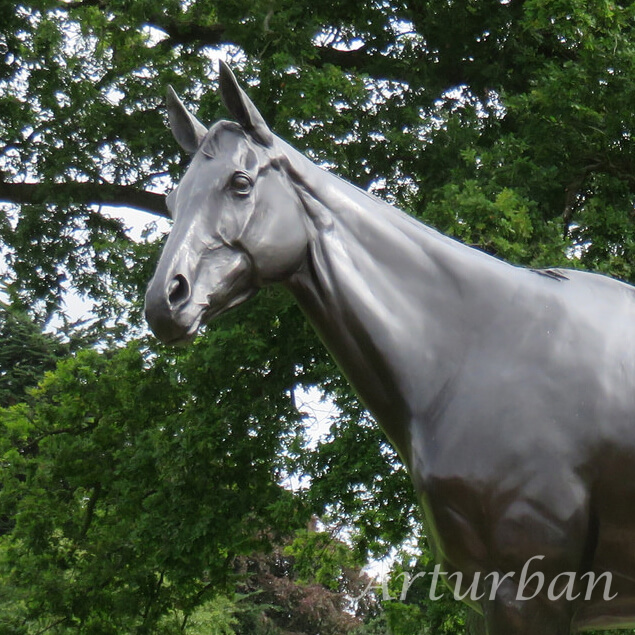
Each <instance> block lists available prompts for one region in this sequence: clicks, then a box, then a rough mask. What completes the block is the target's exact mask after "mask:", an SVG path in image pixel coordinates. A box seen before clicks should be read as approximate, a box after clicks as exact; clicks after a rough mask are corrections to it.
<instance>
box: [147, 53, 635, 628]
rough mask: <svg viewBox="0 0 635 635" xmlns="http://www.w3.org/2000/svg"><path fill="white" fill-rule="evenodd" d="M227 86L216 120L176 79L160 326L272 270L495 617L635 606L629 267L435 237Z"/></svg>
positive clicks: (443, 557)
mask: <svg viewBox="0 0 635 635" xmlns="http://www.w3.org/2000/svg"><path fill="white" fill-rule="evenodd" d="M220 91H221V95H222V98H223V101H224V103H225V105H226V106H227V109H228V110H229V112H230V113H231V115H232V117H233V118H235V120H236V122H237V123H235V122H229V121H220V122H217V123H216V124H214V125H213V126H212V127H211V128H210V129H209V130H208V128H207V127H206V126H204V125H203V124H201V123H200V122H199V121H198V120H197V119H196V118H195V117H194V116H193V115H192V114H190V113H189V112H188V110H187V109H186V108H185V106H184V105H183V103H182V102H181V101H180V100H179V98H178V97H177V96H176V94H175V93H174V91H173V90H172V89H171V88H170V89H169V94H168V113H169V120H170V127H171V128H172V132H173V133H174V136H175V138H176V140H177V141H178V143H179V144H180V145H181V146H182V147H183V148H184V149H185V150H186V151H187V152H188V153H189V154H191V155H192V157H193V158H192V161H191V164H190V166H189V168H188V170H187V172H186V173H185V175H184V176H183V178H182V179H181V181H180V183H179V184H178V186H177V187H176V188H175V189H174V190H173V191H172V192H171V193H170V194H169V196H168V197H167V206H168V209H169V211H170V213H171V216H172V218H173V219H174V224H173V227H172V230H171V233H170V236H169V238H168V240H167V242H166V244H165V247H164V249H163V253H162V255H161V258H160V261H159V263H158V266H157V268H156V272H155V274H154V277H153V278H152V280H151V282H150V284H149V287H148V290H147V295H146V309H145V310H146V316H147V320H148V322H149V324H150V326H151V328H152V330H153V331H154V333H155V334H156V336H157V337H158V338H159V339H160V340H162V341H163V342H165V343H167V344H173V343H184V342H187V341H189V340H191V339H192V338H193V337H194V336H195V334H196V332H197V329H198V328H199V325H200V324H201V323H205V322H207V321H209V320H211V319H212V318H214V317H215V316H217V315H219V314H221V313H223V312H224V311H227V310H228V309H230V308H232V307H235V306H236V305H238V304H240V303H241V302H244V301H245V300H247V299H248V298H250V297H251V296H253V295H254V294H255V293H256V292H257V291H258V289H260V288H261V287H263V286H264V285H267V284H270V283H274V282H279V283H282V284H283V285H285V286H286V287H287V288H288V289H289V290H290V292H291V293H292V294H293V295H294V296H295V298H296V300H297V302H298V303H299V305H300V307H301V308H302V309H303V311H304V313H305V314H306V316H307V317H308V319H309V320H310V322H311V323H312V324H313V326H314V327H315V329H316V331H317V333H318V334H319V336H320V337H321V339H322V340H323V342H324V344H325V345H326V347H327V348H328V350H329V351H330V353H331V354H332V355H333V357H334V358H335V360H336V361H337V363H338V365H339V367H340V368H341V370H342V371H343V373H344V374H345V376H346V377H347V378H348V380H349V381H350V382H351V384H352V385H353V387H354V388H355V390H356V391H357V393H358V395H359V396H360V398H361V399H362V401H363V403H364V404H365V406H366V407H367V408H368V409H369V410H370V412H371V413H372V414H373V415H374V417H375V419H376V420H377V421H378V422H379V424H380V425H381V426H382V428H383V429H384V431H385V433H386V434H387V436H388V437H389V439H390V441H391V442H392V444H393V445H394V447H395V448H396V450H397V451H398V452H399V455H400V457H401V459H402V460H403V462H404V464H405V465H406V467H407V469H408V470H409V473H410V475H411V477H412V480H413V483H414V486H415V489H416V492H417V495H418V497H419V499H420V502H421V505H422V508H423V511H424V515H425V518H426V521H427V528H428V531H429V536H430V539H431V542H432V544H433V547H434V552H435V556H436V558H437V561H438V563H439V565H440V567H441V569H442V571H441V572H440V573H441V575H442V576H444V578H445V580H446V582H447V584H448V585H449V586H450V588H453V587H454V588H455V589H456V583H457V580H461V579H463V580H471V582H472V587H471V591H472V593H470V594H469V597H465V601H466V602H467V603H468V604H470V605H472V606H473V607H474V608H476V609H477V610H478V611H479V612H481V613H482V614H483V615H484V618H485V622H486V625H487V632H488V633H489V635H529V634H531V635H567V634H568V633H572V632H578V631H583V630H589V629H594V628H618V627H621V628H626V627H635V287H632V286H629V285H628V284H625V283H622V282H618V281H617V280H613V279H610V278H608V277H605V276H602V275H597V274H591V273H585V272H580V271H569V270H532V269H526V268H520V267H516V266H512V265H510V264H507V263H505V262H503V261H501V260H499V259H497V258H494V257H492V256H489V255H487V254H484V253H482V252H481V251H478V250H476V249H473V248H470V247H468V246H465V245H463V244H461V243H459V242H458V241H456V240H453V239H451V238H448V237H445V236H443V235H442V234H440V233H438V232H436V231H435V230H433V229H431V228H429V227H426V226H425V225H423V224H421V223H419V222H418V221H416V220H415V219H413V218H411V217H410V216H408V215H406V214H405V213H403V212H401V211H400V210H398V209H396V208H394V207H392V206H390V205H388V204H387V203H385V202H383V201H381V200H379V199H378V198H375V197H374V196H372V195H371V194H369V193H367V192H365V191H363V190H361V189H359V188H357V187H355V186H353V185H351V184H349V183H347V182H345V181H343V180H341V179H340V178H338V177H337V176H335V175H333V174H331V173H328V172H325V171H323V170H322V169H321V168H319V167H318V166H316V165H315V164H313V163H312V162H311V161H310V160H309V159H307V158H306V157H305V156H303V155H302V154H301V153H299V152H298V151H296V150H294V149H293V148H292V147H291V146H290V145H288V144H287V143H286V142H284V141H282V140H281V139H280V138H279V137H277V136H276V135H274V134H273V133H272V132H271V130H270V129H269V128H268V126H267V124H266V123H265V121H264V119H263V117H262V116H261V115H260V113H259V112H258V110H257V109H256V107H255V106H254V104H253V103H252V102H251V101H250V99H249V98H248V97H247V95H246V93H245V92H244V91H243V90H242V89H241V88H240V87H239V85H238V83H237V82H236V79H235V78H234V76H233V74H232V72H231V71H230V69H229V68H228V67H227V66H226V65H225V64H223V63H221V70H220ZM458 574H460V575H458ZM609 583H610V588H609Z"/></svg>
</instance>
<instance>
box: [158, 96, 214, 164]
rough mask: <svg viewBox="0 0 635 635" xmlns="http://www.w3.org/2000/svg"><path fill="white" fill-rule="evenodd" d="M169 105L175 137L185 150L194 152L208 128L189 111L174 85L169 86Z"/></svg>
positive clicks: (171, 126) (169, 115) (190, 152)
mask: <svg viewBox="0 0 635 635" xmlns="http://www.w3.org/2000/svg"><path fill="white" fill-rule="evenodd" d="M167 106H168V118H169V120H170V129H171V130H172V134H173V135H174V138H175V139H176V140H177V142H178V144H179V145H180V146H181V147H182V148H183V150H185V151H186V152H187V153H188V154H194V153H195V152H196V151H197V150H198V147H199V145H201V142H202V141H203V137H204V136H205V135H206V134H207V128H206V127H205V126H204V125H203V124H202V123H201V122H200V121H199V120H198V119H197V118H196V117H195V116H194V115H192V114H191V113H190V112H189V111H188V109H187V108H186V107H185V106H184V105H183V102H182V101H181V100H180V99H179V97H178V95H177V94H176V93H175V92H174V88H172V86H168V96H167Z"/></svg>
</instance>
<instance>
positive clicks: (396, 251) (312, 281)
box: [287, 151, 506, 464]
mask: <svg viewBox="0 0 635 635" xmlns="http://www.w3.org/2000/svg"><path fill="white" fill-rule="evenodd" d="M293 152H294V154H293V156H292V157H288V158H289V159H290V162H289V170H290V171H291V172H292V174H291V177H292V178H293V180H294V181H295V183H296V188H297V191H298V193H299V195H300V198H301V199H302V201H303V204H304V206H305V209H306V210H307V214H308V216H309V217H310V218H311V231H310V234H311V239H310V248H309V254H308V257H307V262H306V263H305V267H303V269H302V270H301V271H299V272H298V273H297V274H295V275H294V276H293V277H292V278H291V279H290V280H289V282H288V286H289V288H290V290H291V291H292V293H293V294H294V295H295V296H296V299H297V300H298V302H299V304H300V306H301V307H302V309H303V310H304V312H305V313H306V314H307V316H308V318H309V320H310V321H311V322H312V323H313V325H314V327H315V328H316V330H317V332H318V334H319V335H320V337H321V338H322V340H323V341H324V343H325V344H326V346H327V348H328V349H329V351H330V352H331V354H332V355H333V357H334V358H335V360H336V361H337V363H338V365H339V366H340V368H341V369H342V371H343V372H344V374H345V375H346V376H347V378H348V380H349V381H350V382H351V384H352V385H353V387H354V388H355V390H356V391H357V393H358V394H359V396H360V397H361V399H362V401H363V402H364V404H365V405H366V407H367V408H368V409H369V410H370V411H371V412H372V413H373V415H374V416H375V418H376V419H377V420H378V422H379V423H380V425H381V426H382V427H383V428H384V430H385V432H386V433H387V435H388V436H389V437H390V439H391V441H392V442H393V444H394V445H395V447H396V448H397V450H398V451H399V453H400V454H401V457H402V459H403V460H404V461H405V462H406V464H409V462H410V460H409V459H410V457H409V451H410V448H411V444H412V434H413V430H412V425H413V423H414V422H415V421H417V422H418V425H421V420H422V419H425V413H426V412H427V411H429V410H430V409H432V408H434V403H435V401H436V400H437V399H438V397H439V395H440V394H441V393H442V392H443V391H444V390H446V388H447V386H448V382H451V381H452V378H453V377H454V376H455V375H456V374H457V373H458V369H459V368H460V364H461V359H462V356H463V355H464V354H465V351H466V350H467V347H468V345H469V342H468V341H467V340H468V339H469V337H470V332H471V327H472V325H470V324H468V323H467V322H468V319H469V311H470V308H469V305H470V303H478V304H479V309H480V314H481V315H482V314H483V311H482V306H483V304H484V298H483V297H482V295H481V291H482V288H483V285H480V287H479V285H478V284H473V282H474V281H476V280H480V279H482V278H483V276H485V277H487V278H488V283H490V282H491V281H492V280H491V277H492V276H491V272H490V271H489V270H492V269H493V270H494V271H495V270H496V268H497V267H505V266H506V265H504V264H503V263H500V262H499V261H497V260H496V259H494V258H491V257H489V256H486V255H484V254H481V253H480V252H477V251H475V250H472V249H469V248H467V247H465V246H464V245H462V244H460V243H458V242H456V241H454V240H452V239H450V238H447V237H445V236H443V235H441V234H439V233H438V232H436V231H434V230H432V229H430V228H428V227H426V226H425V225H422V224H421V223H418V222H417V221H415V220H414V219H412V218H411V217H409V216H407V215H406V214H404V213H403V212H401V211H400V210H398V209H396V208H393V207H391V206H389V205H388V204H386V203H384V202H383V201H380V200H379V199H377V198H375V197H373V196H371V195H369V194H367V193H366V192H364V191H362V190H360V189H358V188H356V187H354V186H352V185H350V184H348V183H346V182H344V181H342V180H340V179H339V178H338V177H336V176H334V175H331V174H329V173H325V172H324V171H322V170H321V169H320V168H318V167H317V166H315V165H314V164H312V163H311V162H310V161H308V160H307V159H306V158H304V157H303V156H302V155H300V154H299V153H297V152H296V151H293ZM289 153H290V152H288V153H287V156H288V155H289ZM291 166H292V167H291ZM495 277H496V276H494V278H495ZM424 423H425V422H424Z"/></svg>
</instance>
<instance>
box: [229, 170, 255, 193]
mask: <svg viewBox="0 0 635 635" xmlns="http://www.w3.org/2000/svg"><path fill="white" fill-rule="evenodd" d="M231 186H232V190H234V192H236V193H237V194H249V192H250V191H251V186H252V183H251V179H250V178H249V177H248V176H247V175H246V174H243V173H242V172H237V173H236V174H234V176H233V177H232V183H231Z"/></svg>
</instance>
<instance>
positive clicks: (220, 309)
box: [164, 289, 257, 346]
mask: <svg viewBox="0 0 635 635" xmlns="http://www.w3.org/2000/svg"><path fill="white" fill-rule="evenodd" d="M256 292H257V289H253V290H248V291H245V292H244V293H241V294H239V295H237V296H236V297H234V298H232V300H231V301H229V302H227V303H221V304H219V303H217V302H216V303H215V304H214V305H212V304H211V303H208V304H206V305H205V306H203V307H201V310H200V311H199V313H198V315H197V316H196V317H195V318H194V319H193V320H192V322H191V323H190V325H189V326H188V327H187V329H184V332H181V333H179V334H178V335H176V336H174V337H173V338H171V339H169V340H167V341H165V342H164V343H165V344H167V345H169V346H186V345H187V344H189V343H190V342H192V341H193V340H194V339H195V338H196V335H197V333H198V331H199V329H200V327H201V326H202V325H206V324H209V323H210V322H211V321H212V320H214V319H215V318H217V317H218V316H220V315H222V314H223V313H226V312H227V311H229V310H230V309H233V308H234V307H237V306H238V305H239V304H242V303H243V302H244V301H245V300H248V299H249V298H251V297H252V296H253V295H255V293H256ZM208 299H209V298H208Z"/></svg>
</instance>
